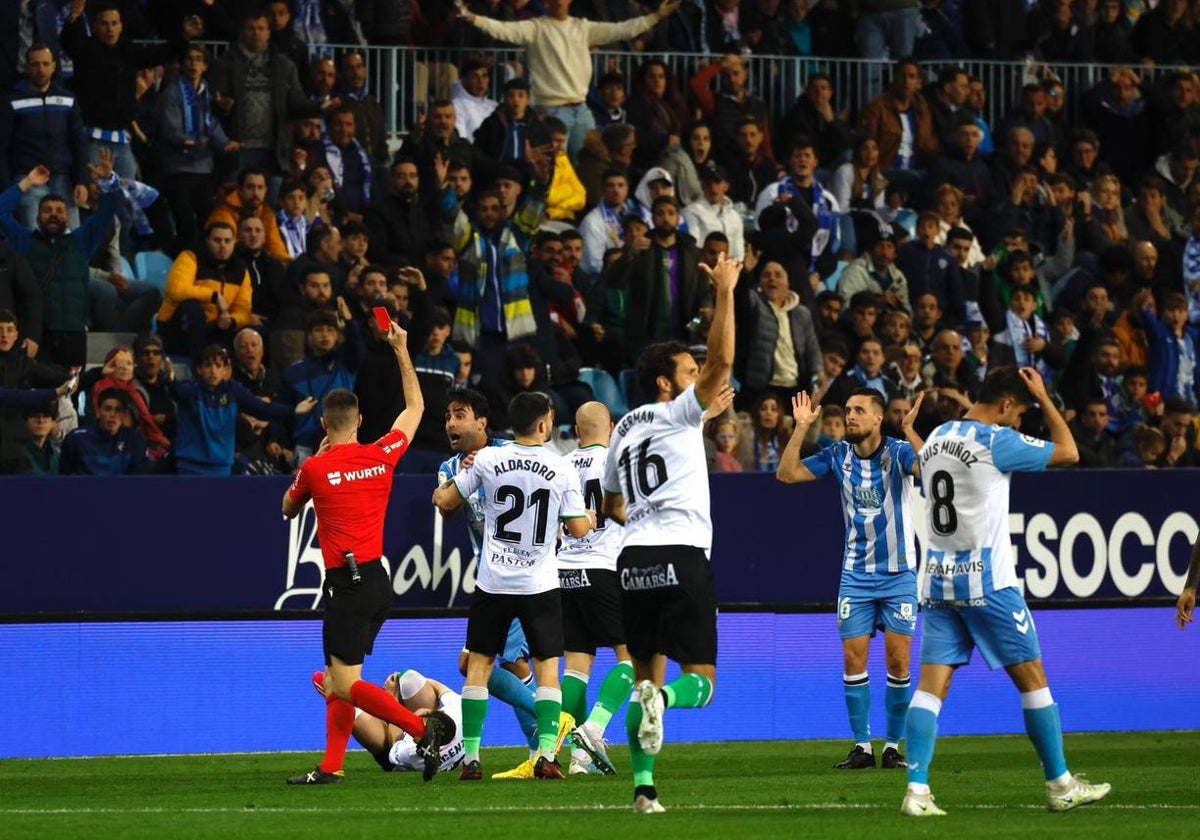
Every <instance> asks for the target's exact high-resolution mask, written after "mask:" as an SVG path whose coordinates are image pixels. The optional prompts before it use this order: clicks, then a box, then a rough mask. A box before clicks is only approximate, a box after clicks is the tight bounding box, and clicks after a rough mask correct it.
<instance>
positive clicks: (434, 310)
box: [429, 306, 454, 329]
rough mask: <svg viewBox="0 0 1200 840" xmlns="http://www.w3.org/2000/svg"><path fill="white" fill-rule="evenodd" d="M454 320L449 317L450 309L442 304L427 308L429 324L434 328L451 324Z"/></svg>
mask: <svg viewBox="0 0 1200 840" xmlns="http://www.w3.org/2000/svg"><path fill="white" fill-rule="evenodd" d="M453 323H454V321H453V320H452V319H451V318H450V310H448V309H447V308H446V307H444V306H434V307H431V308H430V310H429V326H431V327H433V328H435V329H442V328H443V327H448V326H450V325H451V324H453Z"/></svg>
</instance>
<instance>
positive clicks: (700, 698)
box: [663, 674, 713, 709]
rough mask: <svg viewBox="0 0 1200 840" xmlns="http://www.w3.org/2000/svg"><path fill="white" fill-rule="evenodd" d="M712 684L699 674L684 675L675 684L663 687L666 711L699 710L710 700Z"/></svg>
mask: <svg viewBox="0 0 1200 840" xmlns="http://www.w3.org/2000/svg"><path fill="white" fill-rule="evenodd" d="M712 693H713V684H712V680H710V679H709V678H708V677H703V676H701V675H700V674H684V675H683V676H681V677H680V678H679V679H677V680H675V682H673V683H671V684H670V685H668V686H664V687H663V694H665V695H666V697H667V708H668V709H699V708H702V707H703V706H707V705H708V701H709V700H711V699H712Z"/></svg>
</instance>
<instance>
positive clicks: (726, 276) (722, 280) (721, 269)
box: [700, 254, 742, 292]
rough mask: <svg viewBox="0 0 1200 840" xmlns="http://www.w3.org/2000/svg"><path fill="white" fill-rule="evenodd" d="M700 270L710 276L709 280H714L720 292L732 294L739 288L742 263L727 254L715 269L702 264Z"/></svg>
mask: <svg viewBox="0 0 1200 840" xmlns="http://www.w3.org/2000/svg"><path fill="white" fill-rule="evenodd" d="M700 269H701V270H702V271H703V272H704V273H705V274H707V275H708V279H709V280H712V283H713V285H714V286H716V288H717V291H718V292H732V291H733V289H734V287H735V286H737V282H738V278H739V277H741V276H742V261H741V260H734V259H730V258H729V257H728V256H726V255H725V254H721V256H720V257H718V259H717V265H716V267H715V268H709V267H708V265H707V264H705V263H700Z"/></svg>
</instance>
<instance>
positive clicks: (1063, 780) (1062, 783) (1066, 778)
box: [1046, 770, 1071, 788]
mask: <svg viewBox="0 0 1200 840" xmlns="http://www.w3.org/2000/svg"><path fill="white" fill-rule="evenodd" d="M1070 782H1071V771H1070V770H1068V771H1067V772H1066V773H1063V774H1062V775H1061V776H1059V777H1058V778H1057V779H1051V780H1050V781H1048V782H1046V787H1048V788H1063V787H1066V786H1067V785H1068V784H1070Z"/></svg>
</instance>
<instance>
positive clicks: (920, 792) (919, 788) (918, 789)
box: [908, 782, 929, 796]
mask: <svg viewBox="0 0 1200 840" xmlns="http://www.w3.org/2000/svg"><path fill="white" fill-rule="evenodd" d="M908 792H909V793H915V794H916V795H917V796H929V785H923V784H921V783H920V782H909V783H908Z"/></svg>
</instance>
